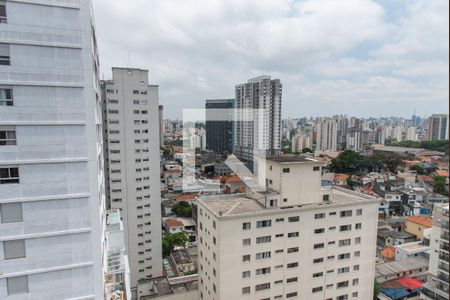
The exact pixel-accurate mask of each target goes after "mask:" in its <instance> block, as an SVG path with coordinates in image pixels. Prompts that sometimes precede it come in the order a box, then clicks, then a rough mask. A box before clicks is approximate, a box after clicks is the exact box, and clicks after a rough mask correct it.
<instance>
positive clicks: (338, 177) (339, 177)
mask: <svg viewBox="0 0 450 300" xmlns="http://www.w3.org/2000/svg"><path fill="white" fill-rule="evenodd" d="M348 177H350V176H348V175H347V174H341V173H338V174H336V175H334V180H347V179H348Z"/></svg>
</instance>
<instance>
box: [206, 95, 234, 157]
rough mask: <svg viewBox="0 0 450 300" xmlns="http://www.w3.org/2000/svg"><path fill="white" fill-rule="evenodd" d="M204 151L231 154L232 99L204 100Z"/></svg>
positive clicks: (232, 144)
mask: <svg viewBox="0 0 450 300" xmlns="http://www.w3.org/2000/svg"><path fill="white" fill-rule="evenodd" d="M205 109H206V149H207V150H211V151H214V152H217V153H224V154H230V153H233V149H234V147H233V146H234V143H233V137H234V122H233V121H234V99H216V100H206V105H205Z"/></svg>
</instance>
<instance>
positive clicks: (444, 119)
mask: <svg viewBox="0 0 450 300" xmlns="http://www.w3.org/2000/svg"><path fill="white" fill-rule="evenodd" d="M428 140H430V141H436V140H448V115H444V114H436V115H432V116H431V117H430V118H429V119H428Z"/></svg>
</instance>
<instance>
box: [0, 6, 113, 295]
mask: <svg viewBox="0 0 450 300" xmlns="http://www.w3.org/2000/svg"><path fill="white" fill-rule="evenodd" d="M101 112H102V109H101V97H100V89H99V85H98V55H97V48H96V40H95V32H94V24H93V18H92V10H91V1H89V0H72V1H63V0H23V1H0V298H1V299H15V300H16V299H103V298H104V290H103V258H102V254H103V242H102V241H103V229H104V226H103V224H104V211H105V207H104V203H105V196H104V176H103V155H102V122H101V118H102V113H101Z"/></svg>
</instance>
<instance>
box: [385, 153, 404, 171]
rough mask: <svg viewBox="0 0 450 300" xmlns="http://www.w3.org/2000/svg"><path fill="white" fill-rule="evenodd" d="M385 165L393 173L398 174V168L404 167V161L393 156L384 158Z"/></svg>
mask: <svg viewBox="0 0 450 300" xmlns="http://www.w3.org/2000/svg"><path fill="white" fill-rule="evenodd" d="M384 164H385V165H386V167H387V168H388V169H389V170H391V172H394V173H395V172H397V170H398V168H399V167H400V166H402V165H403V160H402V158H401V157H400V156H399V155H396V154H391V155H387V156H385V158H384Z"/></svg>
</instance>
